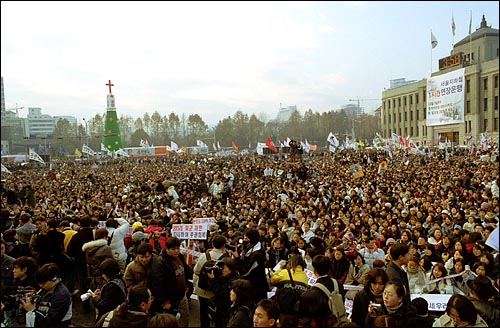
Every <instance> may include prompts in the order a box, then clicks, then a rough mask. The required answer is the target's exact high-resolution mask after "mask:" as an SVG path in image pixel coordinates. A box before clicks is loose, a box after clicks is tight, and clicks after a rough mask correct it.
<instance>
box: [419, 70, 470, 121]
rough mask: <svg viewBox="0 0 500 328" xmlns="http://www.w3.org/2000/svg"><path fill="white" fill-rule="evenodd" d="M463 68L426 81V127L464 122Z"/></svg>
mask: <svg viewBox="0 0 500 328" xmlns="http://www.w3.org/2000/svg"><path fill="white" fill-rule="evenodd" d="M464 73H465V68H462V69H457V70H456V71H453V72H450V73H447V74H443V75H439V76H434V77H429V78H428V79H427V122H426V124H427V126H435V125H446V124H454V123H463V122H464V91H465V90H464V89H465V77H464Z"/></svg>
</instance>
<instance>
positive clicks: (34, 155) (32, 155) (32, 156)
mask: <svg viewBox="0 0 500 328" xmlns="http://www.w3.org/2000/svg"><path fill="white" fill-rule="evenodd" d="M29 159H31V160H34V161H37V162H40V163H42V164H45V161H44V160H43V159H42V158H41V157H40V155H38V154H37V153H36V152H35V151H34V150H33V149H31V148H30V153H29Z"/></svg>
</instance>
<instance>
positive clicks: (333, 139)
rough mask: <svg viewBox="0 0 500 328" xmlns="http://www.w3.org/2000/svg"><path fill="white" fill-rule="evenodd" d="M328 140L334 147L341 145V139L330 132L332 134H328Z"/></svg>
mask: <svg viewBox="0 0 500 328" xmlns="http://www.w3.org/2000/svg"><path fill="white" fill-rule="evenodd" d="M326 140H327V141H328V142H329V143H330V144H331V145H332V146H333V147H334V148H336V147H338V146H339V144H340V143H339V140H338V139H337V137H336V136H335V135H334V134H333V133H331V132H330V134H328V138H326Z"/></svg>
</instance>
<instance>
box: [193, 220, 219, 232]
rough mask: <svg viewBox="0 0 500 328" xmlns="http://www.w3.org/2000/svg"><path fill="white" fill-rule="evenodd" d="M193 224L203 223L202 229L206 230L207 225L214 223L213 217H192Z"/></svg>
mask: <svg viewBox="0 0 500 328" xmlns="http://www.w3.org/2000/svg"><path fill="white" fill-rule="evenodd" d="M193 223H194V224H203V227H204V230H205V231H207V230H208V227H209V226H210V225H211V224H212V223H215V218H214V217H211V218H194V219H193Z"/></svg>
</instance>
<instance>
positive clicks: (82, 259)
mask: <svg viewBox="0 0 500 328" xmlns="http://www.w3.org/2000/svg"><path fill="white" fill-rule="evenodd" d="M91 223H92V219H91V218H90V217H88V216H86V217H82V218H81V219H80V222H79V224H80V230H78V232H77V233H76V234H75V235H74V236H73V237H72V238H71V241H70V242H69V245H68V255H69V256H71V257H72V258H74V260H75V271H76V273H77V277H78V286H79V288H80V291H81V292H83V293H85V292H86V291H87V289H88V288H89V286H88V282H87V258H86V256H85V252H84V251H83V250H82V247H83V245H84V244H85V243H88V242H89V241H93V240H94V230H93V229H92V228H91V227H90V224H91ZM84 304H89V303H84ZM89 305H90V304H89ZM88 309H89V308H88Z"/></svg>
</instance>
